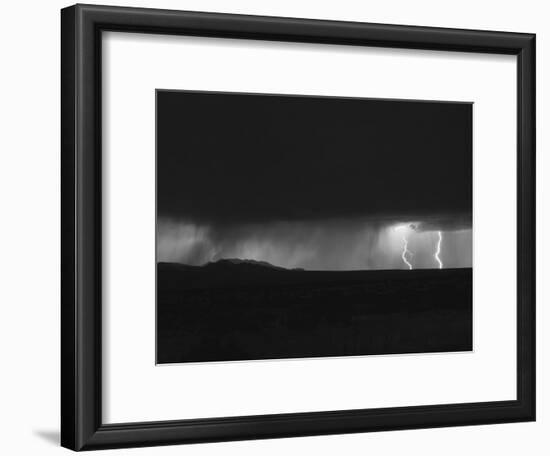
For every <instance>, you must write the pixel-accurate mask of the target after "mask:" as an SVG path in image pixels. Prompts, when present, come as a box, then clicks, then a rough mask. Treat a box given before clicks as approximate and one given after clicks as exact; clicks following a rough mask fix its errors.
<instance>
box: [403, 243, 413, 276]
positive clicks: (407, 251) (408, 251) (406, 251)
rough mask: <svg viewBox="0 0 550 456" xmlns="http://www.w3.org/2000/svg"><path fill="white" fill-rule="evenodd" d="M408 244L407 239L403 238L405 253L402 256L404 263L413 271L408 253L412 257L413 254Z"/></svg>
mask: <svg viewBox="0 0 550 456" xmlns="http://www.w3.org/2000/svg"><path fill="white" fill-rule="evenodd" d="M408 244H409V243H408V242H407V238H406V237H405V236H403V253H402V254H401V258H403V262H404V263H405V264H406V265H407V266H408V267H409V269H412V268H413V267H412V264H411V263H409V262H408V261H407V253H408V254H409V255H412V252H411V251H410V250H409V249H408V248H407V245H408Z"/></svg>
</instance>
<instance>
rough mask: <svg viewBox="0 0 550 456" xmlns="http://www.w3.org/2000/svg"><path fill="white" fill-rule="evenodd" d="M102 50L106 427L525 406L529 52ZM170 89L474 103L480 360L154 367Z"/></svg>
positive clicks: (144, 46)
mask: <svg viewBox="0 0 550 456" xmlns="http://www.w3.org/2000/svg"><path fill="white" fill-rule="evenodd" d="M103 39H104V42H103V55H104V57H103V71H104V75H103V82H102V88H103V89H104V98H103V109H104V116H103V130H102V131H103V151H104V155H103V157H104V160H103V172H104V184H103V203H104V208H105V209H104V219H103V220H104V224H105V225H104V230H103V240H104V242H105V243H106V244H108V245H106V247H105V249H104V256H103V266H104V276H103V277H104V281H103V285H104V288H103V297H104V301H103V321H104V323H103V328H104V339H103V340H104V344H103V356H104V358H103V359H104V370H103V373H104V374H103V379H104V380H103V388H104V389H103V392H104V402H103V404H104V415H103V419H104V421H105V422H106V423H117V422H118V423H120V422H133V421H155V420H167V419H182V418H199V417H214V416H240V415H261V414H266V413H293V412H308V411H323V410H343V409H352V408H378V407H396V406H404V405H426V404H439V403H462V402H483V401H497V400H513V399H515V398H516V362H515V361H516V351H515V346H516V318H515V314H516V311H517V310H516V302H515V296H516V283H515V277H516V265H515V258H514V256H513V255H508V254H504V255H503V254H502V251H503V249H502V246H506V247H505V251H512V252H513V251H515V241H516V229H515V226H516V211H515V208H516V199H515V197H516V195H515V185H514V183H515V179H516V156H517V149H516V72H517V65H516V58H515V57H513V56H487V55H483V54H468V53H449V52H433V51H432V52H430V51H413V50H396V49H376V48H375V49H372V48H368V49H367V48H359V47H356V46H326V45H311V44H299V43H276V42H275V43H274V42H265V41H264V42H262V41H249V40H227V39H214V38H211V39H204V38H194V37H165V36H153V37H151V36H150V35H137V34H128V33H123V34H121V33H107V34H105V36H104V37H103ZM155 88H171V89H187V90H216V91H232V92H243V91H248V92H256V93H292V94H296V93H297V94H306V95H329V96H355V97H380V98H389V97H393V98H399V99H420V100H453V101H462V102H468V101H474V103H475V104H474V106H473V110H474V116H473V117H474V128H473V131H474V138H473V146H474V159H473V162H474V163H473V167H474V214H473V215H474V217H473V219H474V220H473V227H474V249H473V250H474V290H473V291H474V293H473V297H474V323H475V324H474V352H466V353H440V354H429V355H427V354H426V355H420V356H419V355H401V356H399V355H395V356H367V357H346V358H324V359H319V358H317V359H313V360H312V359H308V360H304V359H301V360H297V359H296V360H272V361H251V362H239V363H235V362H233V363H207V364H201V363H198V364H180V365H172V366H155V365H154V363H153V360H154V358H155V354H154V348H155V343H154V341H155V324H154V323H155V307H154V304H155V242H154V241H155V217H154V214H155V198H154V194H155ZM182 128H185V125H182ZM366 150H367V149H366ZM373 152H374V153H376V151H373ZM336 153H337V151H335V154H336ZM411 153H414V152H413V151H411ZM442 153H445V151H442ZM495 163H498V172H495ZM488 179H490V180H491V185H484V184H486V182H487V180H488ZM434 191H437V189H436V188H434ZM495 271H499V273H498V274H495ZM495 321H498V324H495ZM144 391H150V392H151V393H149V394H143V392H144ZM381 392H383V393H381ZM136 397H140V400H139V401H136V400H135V398H136Z"/></svg>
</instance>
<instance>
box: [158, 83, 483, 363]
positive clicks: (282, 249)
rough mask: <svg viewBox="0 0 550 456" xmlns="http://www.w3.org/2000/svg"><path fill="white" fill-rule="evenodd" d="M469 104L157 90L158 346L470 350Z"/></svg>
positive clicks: (167, 351)
mask: <svg viewBox="0 0 550 456" xmlns="http://www.w3.org/2000/svg"><path fill="white" fill-rule="evenodd" d="M473 109H474V104H473V103H471V102H464V101H461V102H457V101H449V100H401V99H383V98H380V99H374V98H359V97H337V96H311V95H300V94H260V93H235V92H214V91H186V90H171V89H167V88H162V89H160V88H157V90H156V236H157V239H156V269H157V277H156V286H157V289H156V363H157V364H172V363H189V362H194V363H200V362H215V361H244V360H265V359H290V358H318V357H347V356H365V355H390V354H411V353H417V354H418V353H436V352H445V353H447V352H468V351H472V350H473V329H472V325H473V321H472V320H473V299H472V296H473V292H472V271H473V243H472V220H473V214H472V212H473V204H472V198H473V180H472V177H473V146H472V135H473V128H472V119H473Z"/></svg>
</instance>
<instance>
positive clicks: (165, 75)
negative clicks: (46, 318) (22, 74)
mask: <svg viewBox="0 0 550 456" xmlns="http://www.w3.org/2000/svg"><path fill="white" fill-rule="evenodd" d="M61 22H62V39H61V42H62V49H61V52H62V68H61V69H62V71H61V73H62V81H61V83H62V100H61V107H62V131H61V136H62V164H61V165H62V303H61V308H62V312H61V318H62V334H61V337H62V341H61V345H62V404H61V439H62V445H63V446H65V447H67V448H70V449H73V450H88V449H102V448H116V447H130V446H148V445H166V444H178V443H195V442H214V441H221V440H238V439H257V438H274V437H291V436H306V435H319V434H334V433H352V432H368V431H378V430H392V429H412V428H422V427H440V426H459V425H476V424H490V423H504V422H517V421H532V420H534V419H535V234H534V233H535V36H534V35H531V34H525V33H510V32H492V31H491V32H489V31H473V30H457V29H441V28H429V27H419V26H398V25H381V24H365V23H353V22H334V21H319V20H309V19H291V18H275V17H260V16H241V15H228V14H217V13H216V14H215V13H199V12H183V11H167V10H154V9H143V8H120V7H107V6H89V5H75V6H72V7H69V8H66V9H63V10H62V12H61Z"/></svg>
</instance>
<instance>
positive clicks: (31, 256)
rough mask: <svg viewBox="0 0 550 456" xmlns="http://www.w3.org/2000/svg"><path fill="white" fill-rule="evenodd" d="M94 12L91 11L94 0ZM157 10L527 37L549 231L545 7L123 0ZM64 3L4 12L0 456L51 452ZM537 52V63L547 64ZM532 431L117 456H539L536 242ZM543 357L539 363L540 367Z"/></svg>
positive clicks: (415, 434)
mask: <svg viewBox="0 0 550 456" xmlns="http://www.w3.org/2000/svg"><path fill="white" fill-rule="evenodd" d="M93 3H94V2H93ZM118 4H121V5H122V4H128V5H130V4H131V5H135V6H139V5H141V6H156V7H167V8H178V9H195V10H210V11H224V12H239V13H252V14H270V15H280V16H300V17H312V18H326V19H347V20H361V21H370V22H385V23H403V24H418V25H434V26H444V27H461V28H480V29H500V30H509V31H525V32H536V33H537V34H538V37H537V40H538V41H537V50H538V52H537V58H538V62H537V78H538V81H539V85H538V89H537V90H538V92H537V93H538V108H537V114H538V122H537V124H538V127H539V128H538V130H539V131H538V137H537V143H538V151H539V152H538V177H539V183H538V197H539V199H538V232H539V234H542V233H544V232H546V233H548V232H550V230H549V229H550V226H549V224H550V208H548V206H547V207H546V208H544V207H543V201H544V200H545V198H546V195H547V193H548V191H550V188H549V184H548V178H546V179H544V178H543V175H545V176H548V174H549V173H550V164H549V161H548V159H547V158H545V157H544V156H543V151H544V149H545V148H546V143H547V140H546V138H547V135H548V133H545V132H544V131H543V128H542V126H543V125H544V123H545V119H544V113H545V111H546V110H547V109H548V107H549V106H550V98H549V95H548V92H547V91H545V90H544V83H543V81H544V79H545V74H546V72H547V71H546V69H547V65H548V57H547V55H548V51H547V50H546V43H547V41H548V40H549V39H550V32H549V31H548V25H549V22H550V18H549V15H548V11H547V10H546V9H545V7H544V2H535V1H524V2H521V4H520V3H518V2H517V1H511V2H505V1H500V2H497V1H487V2H479V1H462V2H455V3H453V4H447V3H443V2H436V1H422V0H419V1H415V2H408V1H388V2H384V3H382V2H379V3H372V4H369V3H367V2H352V1H346V0H341V1H339V2H332V1H331V2H320V1H317V2H314V1H311V2H309V1H305V0H304V1H299V0H294V1H284V0H279V1H267V0H266V1H263V2H257V1H256V2H254V1H239V0H234V1H231V2H228V1H222V0H220V1H213V0H212V1H208V0H202V1H156V2H152V1H148V2H147V1H141V2H140V1H137V0H136V1H133V2H118ZM65 5H66V3H63V2H57V1H51V2H25V3H24V4H23V3H20V4H19V5H18V4H17V3H15V2H13V3H11V4H9V5H3V6H4V7H3V18H4V22H3V27H2V29H1V33H2V40H1V41H0V42H1V43H2V57H3V59H2V70H3V71H2V73H0V74H1V75H0V77H1V78H2V85H1V86H0V87H1V90H2V103H1V104H0V106H1V111H0V112H1V115H2V121H3V122H2V125H3V128H2V134H1V135H0V144H1V147H0V150H1V151H2V164H1V166H0V173H1V174H0V186H1V192H0V195H1V198H2V209H3V211H2V215H3V218H2V220H3V222H4V223H3V224H2V228H1V230H2V232H1V237H0V239H1V241H0V242H1V244H0V247H1V248H0V252H1V255H2V260H3V261H2V275H1V277H2V278H3V280H2V287H0V289H1V291H0V293H1V301H0V302H1V303H2V310H3V315H2V318H1V319H0V321H1V323H0V324H1V327H0V337H1V338H2V339H1V342H2V343H1V345H0V346H1V347H2V367H3V369H2V374H3V375H2V377H0V378H1V380H0V382H2V388H1V389H0V391H1V393H0V394H1V396H0V403H1V404H2V407H1V410H2V411H1V412H0V413H1V417H2V418H1V419H2V423H1V425H2V430H3V432H2V439H1V440H0V446H1V447H2V452H3V453H6V454H51V453H56V452H57V453H61V452H63V451H66V450H62V449H60V448H58V447H57V444H56V443H55V442H56V439H57V433H58V429H59V427H58V422H59V405H58V404H59V11H58V9H59V8H61V7H62V6H65ZM545 54H546V55H545ZM538 252H539V253H538V274H537V276H538V284H539V288H538V290H537V291H538V293H537V294H538V315H537V317H538V328H539V332H538V348H539V350H538V360H539V371H538V381H539V388H538V407H539V410H538V421H537V423H524V424H506V425H494V426H480V427H465V428H448V429H437V430H434V429H429V430H418V431H400V432H389V433H375V434H361V435H353V436H325V437H314V438H300V439H283V440H270V441H259V442H238V443H220V444H210V445H195V446H191V447H186V448H181V447H165V448H155V449H147V448H144V449H134V450H121V451H118V453H119V454H124V453H126V452H128V453H134V454H181V453H182V452H183V451H186V452H187V454H209V455H214V454H239V455H240V454H245V455H246V454H280V453H283V452H290V453H291V454H298V453H312V454H317V453H320V454H332V453H335V452H345V453H347V454H364V453H365V452H367V451H368V452H370V453H371V454H381V453H383V454H390V455H391V454H403V453H404V452H406V453H407V454H422V455H431V454H433V455H436V454H438V455H439V454H442V453H444V454H447V455H454V454H456V455H463V454H465V453H468V452H471V453H473V454H476V453H477V454H479V453H482V452H483V453H485V452H489V451H490V452H492V453H495V454H510V455H511V454H518V453H521V452H525V453H526V454H546V452H547V447H548V446H550V437H548V432H547V430H548V427H549V426H550V417H549V413H550V401H549V398H550V396H549V395H548V394H546V391H545V385H544V383H545V382H546V383H547V377H548V375H547V372H548V366H549V363H550V361H548V356H547V355H546V351H547V349H548V348H550V339H549V337H548V335H547V333H546V334H544V333H543V331H542V329H543V328H544V326H545V324H546V321H547V318H548V312H547V311H546V310H545V308H544V307H545V301H547V299H548V293H549V292H550V289H549V287H550V285H548V281H546V282H547V283H544V282H545V281H544V278H545V275H547V270H548V267H550V264H549V263H548V260H546V259H545V256H548V255H550V244H549V243H548V240H547V239H542V238H541V237H540V236H539V239H538ZM545 358H546V359H545Z"/></svg>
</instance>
